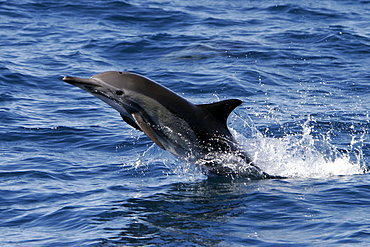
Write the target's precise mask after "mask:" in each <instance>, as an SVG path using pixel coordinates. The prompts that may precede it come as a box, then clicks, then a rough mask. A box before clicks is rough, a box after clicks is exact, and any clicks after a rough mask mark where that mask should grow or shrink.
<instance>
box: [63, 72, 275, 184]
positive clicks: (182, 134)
mask: <svg viewBox="0 0 370 247" xmlns="http://www.w3.org/2000/svg"><path fill="white" fill-rule="evenodd" d="M63 81H65V82H67V83H69V84H72V85H74V86H77V87H79V88H81V89H83V90H85V91H87V92H89V93H91V94H92V95H94V96H95V97H97V98H99V99H101V100H103V101H104V102H106V103H107V104H109V105H110V106H111V107H113V108H114V109H116V110H117V111H118V112H119V113H120V114H121V117H122V119H123V120H124V121H125V122H126V123H128V124H129V125H131V126H132V127H134V128H136V129H138V130H141V131H143V132H144V133H145V134H146V135H147V136H148V137H149V138H150V139H151V140H152V141H153V142H154V143H156V144H157V145H158V146H159V147H161V148H162V149H165V150H168V151H169V152H171V153H172V154H174V155H175V156H177V157H179V158H182V159H185V160H186V161H191V162H194V163H198V164H201V165H202V166H203V167H206V168H207V173H208V174H210V175H212V174H213V175H219V176H247V177H249V178H253V179H264V178H274V177H273V176H270V175H268V174H266V173H265V172H263V171H261V169H260V168H259V167H257V166H255V165H254V164H253V162H252V160H251V159H250V158H249V157H248V156H247V155H246V154H245V153H244V151H243V150H242V149H241V148H240V147H239V146H238V144H237V143H236V141H235V140H234V137H233V136H232V134H231V133H230V131H229V129H228V127H227V124H226V121H227V118H228V116H229V114H230V113H231V112H232V111H233V110H234V109H235V108H236V107H237V106H239V105H240V104H241V103H242V102H241V101H240V100H238V99H229V100H224V101H220V102H216V103H212V104H201V105H195V104H192V103H190V102H189V101H187V100H186V99H184V98H182V97H180V96H179V95H177V94H175V93H174V92H172V91H171V90H169V89H167V88H165V87H163V86H161V85H159V84H158V83H156V82H154V81H152V80H150V79H148V78H145V77H143V76H140V75H138V74H134V73H130V72H116V71H108V72H104V73H100V74H97V75H94V76H92V77H91V78H90V79H82V78H76V77H64V78H63ZM230 157H233V159H231V158H230ZM226 160H227V161H228V162H229V163H230V160H233V162H237V163H238V164H234V166H235V167H238V168H237V169H235V168H233V167H230V166H226V165H225V164H224V163H226ZM240 167H242V169H240Z"/></svg>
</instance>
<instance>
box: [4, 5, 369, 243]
mask: <svg viewBox="0 0 370 247" xmlns="http://www.w3.org/2000/svg"><path fill="white" fill-rule="evenodd" d="M369 13H370V2H369V1H360V0H355V1H353V0H340V1H339V0H337V1H334V0H325V1H312V0H308V1H283V0H281V1H253V0H249V1H237V0H235V1H228V0H220V1H208V0H204V1H193V0H190V1H177V0H175V1H161V0H157V1H155V0H149V1H142V0H132V1H120V0H116V1H114V0H106V1H96V0H95V1H92V0H83V1H70V0H66V1H56V0H15V1H6V0H2V1H0V37H1V38H0V243H1V246H102V247H103V246H109V247H111V246H368V245H369V244H370V213H369V204H370V199H369V198H370V185H369V184H370V177H369V173H368V169H369V167H370V163H369V157H370V149H369V148H370V146H369V145H370V143H369V129H370V123H369V121H370V117H369V111H370V97H369V92H370V83H369V81H370V25H369V23H370V15H369ZM109 70H118V71H133V72H136V73H139V74H141V75H144V76H147V77H149V78H151V79H153V80H155V81H157V82H159V83H161V84H162V85H164V86H166V87H168V88H170V89H171V90H173V91H175V92H176V93H178V94H179V95H181V96H183V97H185V98H187V99H188V100H190V101H191V102H193V103H210V102H215V101H217V100H222V99H228V98H237V99H240V100H242V101H243V104H242V105H241V106H240V107H238V108H237V109H236V110H235V111H234V113H233V114H232V115H231V116H230V118H229V121H228V124H229V126H230V128H231V131H232V133H233V134H234V136H235V137H236V139H237V140H238V142H239V143H240V144H241V145H242V146H243V148H244V149H245V150H246V152H248V153H249V154H250V156H251V157H252V158H253V159H254V160H255V162H256V164H258V165H259V166H260V167H261V168H262V169H263V170H264V171H266V172H267V173H270V174H274V175H280V176H286V177H287V179H271V180H249V179H247V178H238V179H232V178H222V177H214V178H207V177H206V176H205V175H203V174H202V172H201V171H200V170H199V169H198V168H197V167H196V166H194V164H187V163H184V162H182V161H180V160H178V159H177V158H176V157H174V156H172V155H171V154H169V153H168V152H166V151H163V150H161V149H160V148H159V147H157V146H155V145H154V144H153V143H152V142H151V141H150V139H149V138H148V137H146V136H145V135H144V134H142V133H140V132H139V131H137V130H134V129H133V128H131V127H130V126H129V125H127V124H126V123H125V122H123V121H122V119H121V118H120V116H119V114H118V113H117V112H115V110H114V109H112V108H110V107H109V106H108V105H106V104H105V103H104V102H102V101H100V100H99V99H97V98H95V97H93V96H91V95H89V94H87V93H86V92H83V91H82V90H80V89H78V88H76V87H73V86H71V85H68V84H67V83H64V82H63V81H62V80H61V78H62V77H63V76H76V77H86V78H88V77H90V76H92V75H94V74H97V73H100V72H104V71H109Z"/></svg>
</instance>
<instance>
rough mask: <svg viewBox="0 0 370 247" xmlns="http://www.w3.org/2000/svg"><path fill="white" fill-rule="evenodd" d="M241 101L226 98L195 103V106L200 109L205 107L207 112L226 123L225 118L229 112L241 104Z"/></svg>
mask: <svg viewBox="0 0 370 247" xmlns="http://www.w3.org/2000/svg"><path fill="white" fill-rule="evenodd" d="M241 103H242V101H241V100H238V99H228V100H223V101H219V102H215V103H211V104H201V105H197V107H199V108H201V109H206V110H207V111H208V112H209V113H211V114H212V115H213V116H214V117H215V118H217V119H218V120H219V121H221V122H222V123H224V124H225V125H226V121H227V118H228V117H229V115H230V113H231V112H232V111H233V110H234V109H235V108H236V107H237V106H239V105H241Z"/></svg>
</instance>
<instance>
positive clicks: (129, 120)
mask: <svg viewBox="0 0 370 247" xmlns="http://www.w3.org/2000/svg"><path fill="white" fill-rule="evenodd" d="M121 117H122V119H123V121H125V122H126V123H128V124H129V125H131V126H132V127H134V128H135V129H137V130H140V131H142V130H141V128H140V127H139V125H137V123H136V122H135V121H134V120H132V119H131V118H129V117H127V116H125V115H122V114H121Z"/></svg>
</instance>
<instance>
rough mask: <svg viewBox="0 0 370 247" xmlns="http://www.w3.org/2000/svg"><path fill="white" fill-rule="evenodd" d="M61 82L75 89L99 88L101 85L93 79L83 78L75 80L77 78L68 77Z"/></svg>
mask: <svg viewBox="0 0 370 247" xmlns="http://www.w3.org/2000/svg"><path fill="white" fill-rule="evenodd" d="M62 80H63V81H65V82H67V83H69V84H72V85H74V86H77V87H81V86H101V84H100V83H99V82H98V81H97V80H94V79H84V78H77V77H70V76H65V77H63V79H62Z"/></svg>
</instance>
